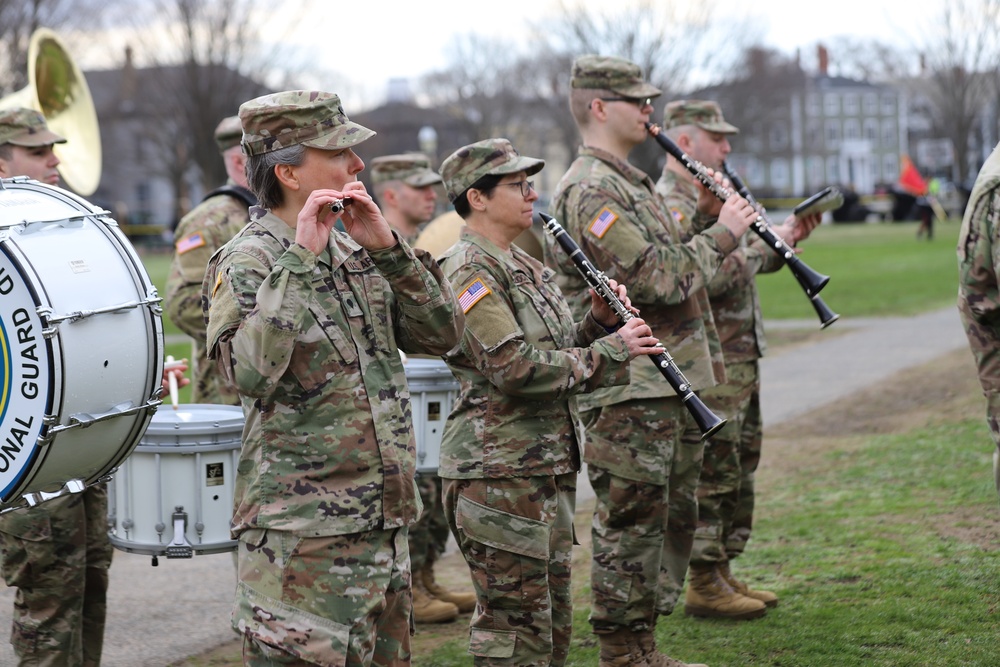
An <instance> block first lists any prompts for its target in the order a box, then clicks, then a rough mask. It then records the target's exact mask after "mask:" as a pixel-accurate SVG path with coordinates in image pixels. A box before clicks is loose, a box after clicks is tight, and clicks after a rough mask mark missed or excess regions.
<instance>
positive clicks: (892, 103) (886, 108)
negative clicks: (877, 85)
mask: <svg viewBox="0 0 1000 667" xmlns="http://www.w3.org/2000/svg"><path fill="white" fill-rule="evenodd" d="M895 113H896V98H895V97H893V96H892V95H883V96H882V115H883V116H892V115H895Z"/></svg>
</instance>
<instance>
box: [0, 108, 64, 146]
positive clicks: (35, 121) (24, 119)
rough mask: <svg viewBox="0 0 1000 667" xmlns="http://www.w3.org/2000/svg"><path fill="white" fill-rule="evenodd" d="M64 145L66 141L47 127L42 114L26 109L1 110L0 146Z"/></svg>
mask: <svg viewBox="0 0 1000 667" xmlns="http://www.w3.org/2000/svg"><path fill="white" fill-rule="evenodd" d="M64 143H66V140H65V139H63V138H62V137H60V136H59V135H58V134H56V133H55V132H53V131H52V130H50V129H49V126H48V125H46V123H45V116H43V115H42V114H41V112H38V111H35V110H34V109H26V108H24V107H16V108H14V109H3V110H0V144H14V145H15V146H27V147H35V146H50V145H52V144H64Z"/></svg>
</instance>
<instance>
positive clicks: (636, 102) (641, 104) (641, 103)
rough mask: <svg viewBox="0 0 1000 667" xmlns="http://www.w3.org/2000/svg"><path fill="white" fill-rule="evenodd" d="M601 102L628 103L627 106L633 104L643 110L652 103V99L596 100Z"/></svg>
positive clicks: (620, 98) (608, 98) (603, 98)
mask: <svg viewBox="0 0 1000 667" xmlns="http://www.w3.org/2000/svg"><path fill="white" fill-rule="evenodd" d="M598 99H600V100H601V101H602V102H628V103H629V104H634V105H636V106H638V107H639V108H640V109H645V108H646V107H648V106H650V105H651V104H652V103H653V98H652V97H601V98H598Z"/></svg>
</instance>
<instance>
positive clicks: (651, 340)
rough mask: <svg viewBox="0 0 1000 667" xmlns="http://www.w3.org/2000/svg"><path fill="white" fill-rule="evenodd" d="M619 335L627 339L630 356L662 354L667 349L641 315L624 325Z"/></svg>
mask: <svg viewBox="0 0 1000 667" xmlns="http://www.w3.org/2000/svg"><path fill="white" fill-rule="evenodd" d="M618 335H619V336H621V337H622V339H623V340H624V341H625V347H626V348H628V358H629V359H635V358H636V357H638V356H639V355H641V354H646V355H650V354H661V353H663V352H666V350H665V349H664V348H663V347H662V346H661V345H660V339H659V338H656V337H655V336H653V330H652V329H651V328H650V327H649V325H648V324H646V321H645V320H644V319H642V318H641V317H633V318H632V319H631V320H629V321H628V322H626V323H625V324H623V325H622V328H621V329H619V330H618Z"/></svg>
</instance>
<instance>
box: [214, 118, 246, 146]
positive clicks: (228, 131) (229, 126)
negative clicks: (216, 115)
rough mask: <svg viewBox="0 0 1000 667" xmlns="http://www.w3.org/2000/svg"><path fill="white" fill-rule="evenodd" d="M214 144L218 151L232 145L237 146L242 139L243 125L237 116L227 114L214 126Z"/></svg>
mask: <svg viewBox="0 0 1000 667" xmlns="http://www.w3.org/2000/svg"><path fill="white" fill-rule="evenodd" d="M214 136H215V144H216V145H217V146H218V147H219V152H220V153H224V152H226V151H227V150H229V149H230V148H232V147H233V146H239V145H240V141H242V140H243V126H242V125H240V117H239V116H228V117H226V118H223V119H222V120H221V121H219V124H218V125H216V126H215V135H214Z"/></svg>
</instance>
